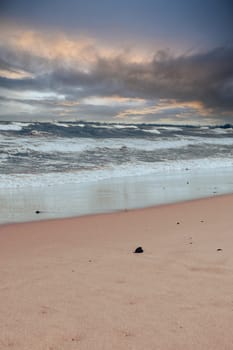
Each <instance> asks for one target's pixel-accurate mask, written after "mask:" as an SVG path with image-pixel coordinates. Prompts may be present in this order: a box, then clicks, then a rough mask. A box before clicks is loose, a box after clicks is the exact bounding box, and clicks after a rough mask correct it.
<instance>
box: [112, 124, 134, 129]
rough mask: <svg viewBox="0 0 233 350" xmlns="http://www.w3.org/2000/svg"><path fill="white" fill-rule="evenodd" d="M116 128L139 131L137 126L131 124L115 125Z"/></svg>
mask: <svg viewBox="0 0 233 350" xmlns="http://www.w3.org/2000/svg"><path fill="white" fill-rule="evenodd" d="M114 128H116V129H138V127H137V126H136V125H129V124H114Z"/></svg>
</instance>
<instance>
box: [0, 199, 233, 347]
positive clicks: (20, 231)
mask: <svg viewBox="0 0 233 350" xmlns="http://www.w3.org/2000/svg"><path fill="white" fill-rule="evenodd" d="M232 207H233V195H224V196H216V197H212V198H206V199H198V200H193V201H188V202H182V203H176V204H167V205H160V206H156V207H151V208H146V209H135V210H122V211H120V212H114V213H108V214H100V215H88V216H81V217H77V218H66V219H52V220H45V221H36V222H28V223H16V224H9V225H1V226H0V275H1V286H0V298H1V299H0V300H1V303H0V329H1V331H0V334H1V335H0V349H17V350H29V349H30V350H31V349H33V350H64V349H81V350H82V349H84V350H86V349H96V350H105V349H106V350H109V349H123V350H124V349H136V350H137V349H147V350H155V349H161V350H170V349H187V350H194V349H195V350H197V349H198V350H199V349H212V350H213V349H218V350H219V349H221V350H223V349H232V348H233V335H232V324H233V297H232V272H233V255H232V243H233V242H232V240H233V235H232V223H233V218H232ZM139 246H141V247H142V248H143V250H144V252H143V253H141V254H135V253H134V250H135V249H136V248H137V247H139Z"/></svg>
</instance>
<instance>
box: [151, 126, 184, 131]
mask: <svg viewBox="0 0 233 350" xmlns="http://www.w3.org/2000/svg"><path fill="white" fill-rule="evenodd" d="M157 128H158V129H161V130H167V131H183V129H182V128H178V127H176V126H158V127H157Z"/></svg>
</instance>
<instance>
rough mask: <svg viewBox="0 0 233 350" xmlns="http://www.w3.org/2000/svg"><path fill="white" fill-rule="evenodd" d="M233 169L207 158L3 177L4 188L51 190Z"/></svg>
mask: <svg viewBox="0 0 233 350" xmlns="http://www.w3.org/2000/svg"><path fill="white" fill-rule="evenodd" d="M226 168H228V169H232V171H233V163H232V160H231V159H224V160H223V159H220V158H208V162H206V158H203V159H198V160H186V161H182V160H181V161H169V162H163V163H156V164H151V163H143V165H142V164H141V163H140V164H131V165H130V164H128V165H121V166H111V167H110V166H109V167H107V168H105V169H95V170H94V171H88V170H81V171H73V172H65V173H64V172H53V173H47V174H14V175H13V174H10V175H2V174H0V188H2V189H3V188H4V189H6V188H23V187H47V186H54V185H59V184H61V185H62V184H78V183H84V182H93V181H100V180H104V179H111V178H120V177H128V176H142V175H147V174H154V175H155V176H166V175H169V174H170V175H173V174H174V172H177V173H178V174H180V175H182V176H184V174H185V173H186V172H188V171H199V170H201V171H203V170H210V171H212V170H214V169H226Z"/></svg>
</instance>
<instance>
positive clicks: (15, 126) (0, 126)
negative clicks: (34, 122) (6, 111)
mask: <svg viewBox="0 0 233 350" xmlns="http://www.w3.org/2000/svg"><path fill="white" fill-rule="evenodd" d="M30 124H31V123H20V122H15V123H10V124H2V123H0V130H2V131H8V130H9V131H11V130H12V131H20V130H22V128H23V127H25V126H28V125H30Z"/></svg>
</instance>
